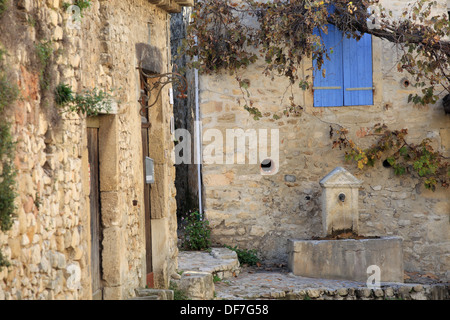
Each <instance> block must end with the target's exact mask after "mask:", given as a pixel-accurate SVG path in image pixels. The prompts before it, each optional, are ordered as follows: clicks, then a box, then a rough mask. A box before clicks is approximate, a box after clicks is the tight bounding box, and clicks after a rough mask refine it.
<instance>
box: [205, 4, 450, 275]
mask: <svg viewBox="0 0 450 320" xmlns="http://www.w3.org/2000/svg"><path fill="white" fill-rule="evenodd" d="M408 2H409V1H408V0H404V1H403V0H398V1H380V3H382V5H383V6H384V7H387V8H388V9H391V10H392V11H393V12H394V14H397V13H401V12H402V11H401V10H402V9H403V8H404V7H405V5H406V4H407V3H408ZM436 10H438V11H439V12H441V13H444V12H445V13H446V12H447V10H449V11H450V4H449V7H447V1H446V0H441V1H438V4H437V6H436ZM369 41H370V45H371V46H372V50H371V53H372V57H371V58H370V61H369V63H370V64H371V66H372V69H373V71H372V72H371V73H369V75H371V76H372V77H371V80H372V81H373V90H372V89H371V90H369V93H370V92H373V95H372V96H371V98H372V99H373V101H370V102H369V103H364V104H365V105H362V106H361V105H358V104H357V105H353V106H342V104H340V105H339V106H335V107H329V106H327V107H320V106H317V105H315V101H314V95H315V93H314V92H313V90H312V88H311V89H309V90H306V91H303V90H302V89H300V88H298V86H294V87H292V91H293V93H294V97H295V103H296V104H298V105H300V106H302V107H303V110H302V111H301V112H300V113H299V114H298V115H297V116H291V117H285V116H283V114H282V111H283V110H284V108H286V107H289V105H290V101H289V100H288V94H286V90H287V88H288V87H289V83H288V81H287V80H286V81H284V80H283V79H280V78H276V80H275V81H271V79H270V78H269V77H265V76H264V75H263V74H262V71H263V70H264V61H258V62H257V63H255V64H254V65H252V66H250V67H249V68H247V69H246V70H244V71H242V72H241V74H239V76H240V78H241V79H242V81H246V83H247V84H248V91H249V92H250V97H249V98H248V100H249V101H250V100H251V102H252V103H253V104H254V106H255V107H258V108H259V110H260V111H261V113H262V114H263V115H264V114H265V113H268V114H271V115H272V114H277V117H272V116H270V117H262V118H261V119H260V120H254V119H253V116H252V115H250V114H249V113H248V112H247V111H246V110H244V108H243V107H242V105H243V104H244V102H243V94H242V91H241V90H240V89H239V87H238V83H237V82H236V80H235V79H234V76H230V75H228V74H226V73H222V74H220V75H211V76H209V75H208V76H207V75H203V76H201V77H200V88H199V99H200V107H201V120H202V128H203V132H202V137H203V142H202V144H203V157H204V158H203V170H202V174H203V195H204V199H205V200H204V201H205V202H204V213H205V216H206V218H207V219H209V221H210V224H211V226H212V228H213V231H212V237H213V241H214V243H215V244H220V245H231V246H236V245H237V246H238V247H240V248H245V249H256V250H257V251H258V252H259V253H260V256H261V258H262V259H263V260H264V261H265V262H270V261H273V262H277V263H283V262H284V263H286V262H287V251H286V250H287V240H288V239H289V238H298V239H311V238H312V237H314V236H320V235H321V232H322V230H321V226H322V221H321V206H320V197H321V193H322V191H321V187H320V185H319V181H320V180H321V179H322V178H323V177H325V176H326V175H327V174H328V173H329V172H331V171H332V170H333V169H334V168H336V167H345V168H346V169H347V170H348V171H350V172H351V173H352V174H354V175H355V176H356V177H357V178H358V179H359V180H361V181H363V184H362V187H361V188H360V190H359V199H360V200H359V202H360V203H359V219H360V220H359V221H360V222H359V223H360V225H359V228H360V233H361V234H362V235H366V236H389V235H395V236H400V237H402V238H403V241H404V242H403V254H404V267H405V270H406V271H418V272H431V273H434V274H436V275H437V276H439V277H440V278H441V279H447V280H448V279H450V273H449V270H450V220H449V215H450V193H449V190H448V189H444V188H438V189H437V190H436V192H432V191H430V190H427V189H425V188H424V186H423V183H421V182H420V181H419V180H418V179H416V178H413V177H412V176H410V175H407V176H403V177H398V176H396V175H395V174H394V172H393V170H392V169H388V168H385V167H384V166H383V165H382V164H377V165H376V166H375V167H374V168H369V169H365V170H359V169H358V168H357V167H356V166H355V165H354V164H352V163H348V162H345V159H344V152H343V151H340V150H339V149H333V148H332V144H333V140H331V139H330V126H335V125H338V127H339V126H342V127H345V128H347V129H349V132H350V134H349V135H350V136H351V138H352V139H353V140H354V141H357V143H358V144H359V145H360V146H362V147H369V146H370V145H371V144H372V143H373V139H372V137H370V136H367V132H368V129H369V128H372V127H374V125H376V124H378V123H384V124H386V125H387V126H388V127H389V128H390V129H392V130H394V129H403V128H407V129H408V130H409V135H408V137H407V140H408V141H410V143H416V144H417V143H420V142H421V141H422V140H423V139H425V138H430V139H431V141H432V144H433V147H434V149H435V150H438V151H440V152H441V153H443V154H444V155H445V156H446V157H449V156H450V129H449V128H450V118H449V115H446V114H445V112H444V108H443V105H442V99H441V100H440V101H438V103H436V104H434V105H426V106H424V107H418V106H413V105H412V104H411V103H408V101H407V100H408V95H409V94H410V93H415V92H416V91H415V90H417V89H415V88H413V86H411V85H408V84H409V82H408V81H409V80H408V77H407V76H406V75H405V73H399V72H397V68H396V64H397V60H396V58H397V57H398V55H397V52H396V49H395V47H394V46H393V45H392V43H389V42H388V41H385V40H381V39H378V38H375V37H372V38H371V39H369ZM311 67H312V61H311V60H308V59H305V60H304V61H303V69H302V70H300V73H302V74H303V75H306V74H310V75H312V71H311V69H312V68H311ZM405 77H406V78H405ZM363 87H364V86H363ZM365 87H366V86H365ZM289 90H291V88H289ZM317 91H318V90H316V92H317ZM244 97H245V96H244ZM239 100H241V103H239V102H238V101H239ZM231 129H234V130H235V131H234V132H231V133H232V134H234V133H236V129H241V130H242V131H241V133H246V134H247V135H246V138H247V140H245V141H241V144H238V143H239V139H236V140H235V137H234V136H233V135H231V139H228V136H227V134H229V133H227V130H228V131H229V132H230V130H231ZM252 130H253V131H252ZM241 137H242V135H241ZM250 138H253V139H254V140H253V141H255V140H256V141H258V142H259V144H258V149H256V148H253V149H252V147H251V146H253V144H252V142H251V141H252V140H249V139H250ZM258 139H259V140H258ZM217 141H220V142H223V148H222V147H220V144H219V147H217V145H218V144H217ZM249 141H250V142H249ZM277 145H279V152H277V151H276V150H274V147H276V146H277ZM266 146H267V147H268V149H267V153H266V155H265V156H261V154H258V158H257V161H255V159H254V157H253V156H252V155H254V154H255V153H254V152H256V151H258V152H259V150H260V148H263V149H264V148H265V147H266ZM271 149H272V154H271ZM234 157H236V158H234ZM227 159H230V160H231V161H230V162H228V161H227ZM264 160H267V161H264ZM271 170H272V172H270V171H271ZM275 173H276V174H275Z"/></svg>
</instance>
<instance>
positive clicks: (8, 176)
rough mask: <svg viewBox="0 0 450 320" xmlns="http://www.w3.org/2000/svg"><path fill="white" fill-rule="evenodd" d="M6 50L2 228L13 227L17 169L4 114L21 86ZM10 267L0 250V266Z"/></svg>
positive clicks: (0, 81) (1, 103)
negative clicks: (10, 71) (12, 77)
mask: <svg viewBox="0 0 450 320" xmlns="http://www.w3.org/2000/svg"><path fill="white" fill-rule="evenodd" d="M4 55H5V51H4V50H2V49H0V230H1V231H7V230H9V229H11V227H12V224H13V218H14V212H15V209H16V207H15V204H14V202H15V199H16V197H17V194H16V188H15V187H16V181H15V177H16V174H17V173H16V169H15V167H14V151H15V142H14V141H13V137H12V135H11V125H10V123H9V122H8V121H7V120H6V116H5V115H4V111H5V108H6V107H7V106H9V105H12V104H13V103H14V102H15V101H16V99H17V98H18V96H19V88H18V87H17V85H16V84H14V83H12V82H10V81H8V79H7V76H6V70H5V68H4V66H3V57H4ZM5 266H6V267H8V266H9V262H8V261H6V260H5V258H4V256H3V255H2V253H1V251H0V268H1V267H5Z"/></svg>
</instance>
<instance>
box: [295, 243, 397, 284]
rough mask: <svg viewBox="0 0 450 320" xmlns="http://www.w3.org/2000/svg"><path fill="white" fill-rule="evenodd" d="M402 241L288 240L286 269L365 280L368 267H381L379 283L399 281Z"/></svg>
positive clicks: (298, 273) (332, 277) (312, 274)
mask: <svg viewBox="0 0 450 320" xmlns="http://www.w3.org/2000/svg"><path fill="white" fill-rule="evenodd" d="M402 243H403V240H402V239H401V238H398V237H384V238H383V237H382V238H379V239H363V240H351V239H349V240H293V239H289V240H288V254H289V262H288V264H289V270H291V271H292V272H293V273H294V274H295V275H296V276H303V277H309V278H325V279H346V280H353V281H361V282H365V281H367V279H368V277H369V275H368V274H367V270H368V267H370V266H372V265H375V266H378V267H379V268H380V270H381V275H380V277H381V279H380V280H381V282H398V283H401V282H403V253H402Z"/></svg>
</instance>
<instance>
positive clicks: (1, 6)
mask: <svg viewBox="0 0 450 320" xmlns="http://www.w3.org/2000/svg"><path fill="white" fill-rule="evenodd" d="M7 7H8V0H0V16H1V15H2V14H3V12H5V11H6V9H7Z"/></svg>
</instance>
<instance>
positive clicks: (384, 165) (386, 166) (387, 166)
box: [383, 160, 392, 168]
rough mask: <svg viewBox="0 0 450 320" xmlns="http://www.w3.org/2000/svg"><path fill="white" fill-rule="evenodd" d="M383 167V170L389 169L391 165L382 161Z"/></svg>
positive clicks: (386, 161)
mask: <svg viewBox="0 0 450 320" xmlns="http://www.w3.org/2000/svg"><path fill="white" fill-rule="evenodd" d="M383 167H385V168H390V167H392V165H391V164H390V163H389V161H388V160H384V161H383Z"/></svg>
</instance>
